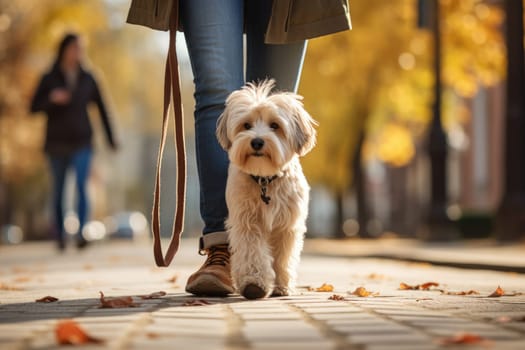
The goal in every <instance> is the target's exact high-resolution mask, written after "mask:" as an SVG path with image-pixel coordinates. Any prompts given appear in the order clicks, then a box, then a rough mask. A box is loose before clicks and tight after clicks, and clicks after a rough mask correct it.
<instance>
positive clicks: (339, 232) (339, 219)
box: [334, 191, 346, 238]
mask: <svg viewBox="0 0 525 350" xmlns="http://www.w3.org/2000/svg"><path fill="white" fill-rule="evenodd" d="M344 200H345V196H344V192H343V191H338V192H337V193H336V195H335V223H336V227H335V234H334V237H335V238H345V237H346V235H345V233H344V232H343V224H344V222H345V215H344Z"/></svg>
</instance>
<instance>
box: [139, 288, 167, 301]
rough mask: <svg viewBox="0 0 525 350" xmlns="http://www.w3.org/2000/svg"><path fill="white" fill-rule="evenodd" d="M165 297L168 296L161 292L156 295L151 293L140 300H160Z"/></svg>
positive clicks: (142, 296)
mask: <svg viewBox="0 0 525 350" xmlns="http://www.w3.org/2000/svg"><path fill="white" fill-rule="evenodd" d="M165 295H166V292H165V291H162V290H161V291H160V292H155V293H151V294H148V295H141V296H140V298H141V299H159V298H162V297H163V296H165Z"/></svg>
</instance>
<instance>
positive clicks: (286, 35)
mask: <svg viewBox="0 0 525 350" xmlns="http://www.w3.org/2000/svg"><path fill="white" fill-rule="evenodd" d="M178 2H179V1H178V0H131V7H130V9H129V14H128V20H127V21H128V23H132V24H139V25H143V26H147V27H150V28H153V29H158V30H168V29H169V23H170V14H171V11H172V10H173V9H174V10H177V8H174V6H175V7H176V6H178ZM203 11H205V9H203ZM175 14H176V15H178V11H175ZM351 27H352V24H351V21H350V10H349V7H348V0H274V1H273V7H272V15H271V17H270V21H269V23H268V27H267V30H266V36H265V43H267V44H285V43H291V42H294V41H300V40H306V39H311V38H315V37H318V36H322V35H327V34H332V33H336V32H340V31H343V30H347V29H351ZM179 29H180V28H179Z"/></svg>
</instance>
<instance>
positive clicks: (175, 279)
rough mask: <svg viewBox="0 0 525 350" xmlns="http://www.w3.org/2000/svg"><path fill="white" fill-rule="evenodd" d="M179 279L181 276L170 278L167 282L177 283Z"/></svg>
mask: <svg viewBox="0 0 525 350" xmlns="http://www.w3.org/2000/svg"><path fill="white" fill-rule="evenodd" d="M178 278H179V276H177V275H175V276H173V277H171V278H168V280H167V282H170V283H177V279H178Z"/></svg>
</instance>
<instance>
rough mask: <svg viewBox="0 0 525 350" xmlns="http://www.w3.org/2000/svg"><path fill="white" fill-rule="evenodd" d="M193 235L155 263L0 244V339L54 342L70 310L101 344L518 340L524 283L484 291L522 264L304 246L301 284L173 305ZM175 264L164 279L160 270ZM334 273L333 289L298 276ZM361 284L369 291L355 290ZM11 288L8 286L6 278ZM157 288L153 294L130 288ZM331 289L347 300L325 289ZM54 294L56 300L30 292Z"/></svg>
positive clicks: (326, 277)
mask: <svg viewBox="0 0 525 350" xmlns="http://www.w3.org/2000/svg"><path fill="white" fill-rule="evenodd" d="M195 247H196V241H194V240H189V241H184V242H183V246H182V250H181V252H180V253H179V255H178V256H177V257H176V259H175V261H174V263H173V267H171V268H168V269H159V268H156V267H154V266H153V261H152V257H151V250H150V248H149V246H148V245H147V244H140V243H130V242H110V243H107V244H104V245H98V246H94V247H91V248H90V249H89V250H88V251H86V252H82V253H81V254H76V252H74V251H70V252H67V253H66V254H64V255H57V254H56V253H55V252H54V250H53V246H52V245H50V244H43V243H38V244H24V245H21V246H16V247H5V246H2V247H0V284H1V285H0V286H3V289H0V349H2V350H4V349H53V348H57V347H58V346H57V345H56V340H55V336H54V328H55V325H56V323H57V321H58V320H60V319H65V318H72V319H74V320H76V321H77V322H78V323H79V324H80V325H81V326H82V327H83V328H84V329H85V330H86V331H87V332H88V333H89V334H91V335H92V336H95V337H98V338H102V339H104V340H105V343H104V345H89V346H82V347H81V348H89V349H100V348H111V349H170V350H171V349H206V350H208V349H210V350H211V349H315V350H320V349H372V350H374V349H375V350H380V349H391V350H397V349H399V350H411V349H418V350H419V349H422V350H426V349H440V348H443V346H442V345H441V341H442V340H443V338H445V337H449V336H452V335H455V334H458V333H460V332H468V333H472V334H476V335H480V336H482V337H484V338H486V339H487V340H486V341H484V342H482V343H480V344H478V345H470V346H466V345H456V346H448V347H446V348H447V349H463V348H465V347H466V348H468V349H477V348H479V349H486V348H487V347H490V348H493V349H498V350H499V349H523V348H525V295H516V296H503V297H499V298H488V297H487V295H489V294H490V293H491V292H493V291H494V290H495V289H496V287H497V286H498V285H501V287H502V288H503V289H505V291H506V292H507V293H509V294H510V293H511V292H514V291H515V292H522V293H523V292H525V275H521V274H516V273H503V272H493V271H481V270H462V269H454V268H444V267H434V266H430V265H428V264H413V263H403V262H397V261H390V260H377V259H366V258H360V259H344V258H331V257H318V256H317V257H316V256H309V255H305V256H304V257H303V261H302V263H301V269H300V281H299V284H300V286H301V288H299V289H298V291H299V293H298V294H297V295H295V296H293V297H284V298H272V299H266V300H260V301H246V300H244V299H243V298H241V297H238V296H233V297H230V298H224V299H220V298H206V299H205V300H206V301H208V302H209V303H210V305H204V306H183V304H184V303H185V302H187V301H188V300H195V299H201V298H195V297H192V296H190V295H187V294H185V293H184V292H183V287H184V283H185V280H186V278H187V276H188V275H189V274H190V273H191V272H192V270H193V269H195V268H196V267H197V266H198V265H199V264H200V262H201V259H202V258H201V257H199V256H198V255H197V254H196V250H195ZM175 275H176V276H177V281H176V282H175V283H174V282H172V281H169V280H170V279H171V278H172V277H173V276H175ZM428 281H435V282H438V283H439V284H440V285H439V287H438V288H442V289H444V290H447V291H464V290H465V291H466V290H471V289H472V290H476V291H478V292H479V293H480V294H479V295H470V296H457V295H445V294H442V293H440V292H439V291H421V290H399V284H400V282H405V283H408V284H412V285H415V284H421V283H424V282H428ZM324 282H327V283H330V284H333V285H334V287H335V290H334V292H330V293H327V292H325V293H322V292H315V291H309V290H308V289H307V288H306V286H312V287H318V286H320V285H321V284H322V283H324ZM359 286H363V287H365V288H366V289H367V290H369V291H374V292H378V293H379V295H377V296H375V297H357V296H354V295H350V294H349V293H348V292H349V291H350V292H351V291H353V290H354V289H355V288H356V287H359ZM9 288H12V289H18V290H6V289H9ZM161 290H162V291H166V292H167V295H166V296H164V297H162V298H160V299H151V300H142V299H140V298H138V297H136V296H139V295H144V294H149V293H152V292H156V291H161ZM99 291H103V292H104V293H105V294H106V295H107V296H127V295H130V296H135V298H134V300H135V302H136V303H137V304H139V306H137V307H133V308H124V309H101V308H99V306H100V302H99V300H98V292H99ZM333 294H338V295H341V296H344V297H345V300H342V301H334V300H329V297H330V296H331V295H333ZM46 295H52V296H55V297H57V298H59V299H60V300H59V301H58V302H55V303H49V304H41V303H35V302H34V300H35V299H37V298H41V297H43V296H46Z"/></svg>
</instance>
